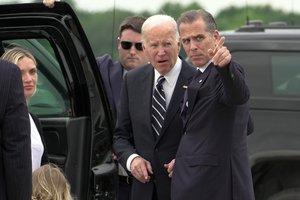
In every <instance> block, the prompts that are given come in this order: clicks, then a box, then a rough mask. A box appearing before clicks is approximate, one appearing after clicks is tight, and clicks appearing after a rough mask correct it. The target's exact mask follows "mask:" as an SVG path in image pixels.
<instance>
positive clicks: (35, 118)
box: [30, 113, 49, 165]
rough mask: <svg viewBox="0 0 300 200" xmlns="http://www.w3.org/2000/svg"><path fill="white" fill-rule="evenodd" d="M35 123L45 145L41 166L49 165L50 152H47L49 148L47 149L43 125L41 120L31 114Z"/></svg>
mask: <svg viewBox="0 0 300 200" xmlns="http://www.w3.org/2000/svg"><path fill="white" fill-rule="evenodd" d="M30 115H31V117H32V119H33V121H34V123H35V126H36V128H37V130H38V132H39V134H40V137H41V140H42V143H43V146H44V153H43V155H42V160H41V165H44V164H47V163H49V158H48V152H47V148H46V143H45V139H44V134H43V129H42V125H41V122H40V120H39V118H38V117H37V116H36V115H34V114H32V113H30Z"/></svg>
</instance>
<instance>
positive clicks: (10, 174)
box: [2, 66, 32, 200]
mask: <svg viewBox="0 0 300 200" xmlns="http://www.w3.org/2000/svg"><path fill="white" fill-rule="evenodd" d="M9 67H12V76H11V79H10V80H8V82H7V85H8V93H7V94H8V99H7V104H6V107H5V113H4V116H3V122H2V157H3V167H4V172H5V173H4V176H5V178H4V179H5V185H6V195H7V199H16V200H17V199H24V200H29V199H31V185H32V183H31V174H32V168H31V142H30V123H29V117H28V110H27V105H26V102H25V97H24V93H23V85H22V80H21V74H20V71H19V69H18V68H17V67H15V66H9ZM8 76H9V75H8Z"/></svg>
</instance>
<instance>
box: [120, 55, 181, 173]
mask: <svg viewBox="0 0 300 200" xmlns="http://www.w3.org/2000/svg"><path fill="white" fill-rule="evenodd" d="M181 67H182V60H181V59H180V58H179V57H178V58H177V61H176V64H175V65H174V67H173V68H172V69H171V71H169V72H168V73H167V74H166V75H164V77H165V79H166V80H165V81H164V82H163V84H162V86H163V88H164V93H165V97H166V108H167V109H168V106H169V103H170V101H171V98H172V95H173V92H174V89H175V85H176V82H177V79H178V76H179V74H180V71H181ZM159 76H160V74H159V72H158V71H156V69H154V85H153V90H154V88H155V84H156V82H157V79H158V78H159ZM138 156H139V155H138V154H132V155H130V156H129V158H128V159H127V162H126V168H127V170H128V171H131V170H130V165H131V162H132V160H133V159H134V158H136V157H138Z"/></svg>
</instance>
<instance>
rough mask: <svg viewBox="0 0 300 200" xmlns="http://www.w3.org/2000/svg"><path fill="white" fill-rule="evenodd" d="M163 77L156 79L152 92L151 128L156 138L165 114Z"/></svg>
mask: <svg viewBox="0 0 300 200" xmlns="http://www.w3.org/2000/svg"><path fill="white" fill-rule="evenodd" d="M165 80H166V79H165V77H163V76H160V77H159V78H158V79H157V82H156V85H155V89H154V91H153V99H152V128H153V131H154V135H155V137H156V138H157V137H158V136H159V134H160V132H161V128H162V125H163V123H164V119H165V114H166V97H165V93H164V89H163V87H162V83H163V82H164V81H165Z"/></svg>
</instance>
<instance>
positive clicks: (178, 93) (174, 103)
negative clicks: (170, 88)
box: [160, 61, 195, 138]
mask: <svg viewBox="0 0 300 200" xmlns="http://www.w3.org/2000/svg"><path fill="white" fill-rule="evenodd" d="M194 73H195V71H194V70H193V69H191V67H190V66H188V64H186V62H185V61H182V68H181V71H180V74H179V76H178V79H177V82H176V85H175V88H174V92H173V95H172V99H171V101H170V104H169V106H168V109H167V113H166V117H165V121H164V125H163V127H162V131H161V135H160V138H161V136H162V135H163V134H164V133H165V130H166V129H167V128H168V127H169V126H170V125H171V124H172V120H173V118H174V116H175V115H176V113H178V112H180V111H179V110H180V104H181V101H182V98H183V94H184V92H185V90H186V88H185V87H186V86H187V85H189V82H190V81H191V79H192V77H193V75H194Z"/></svg>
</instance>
